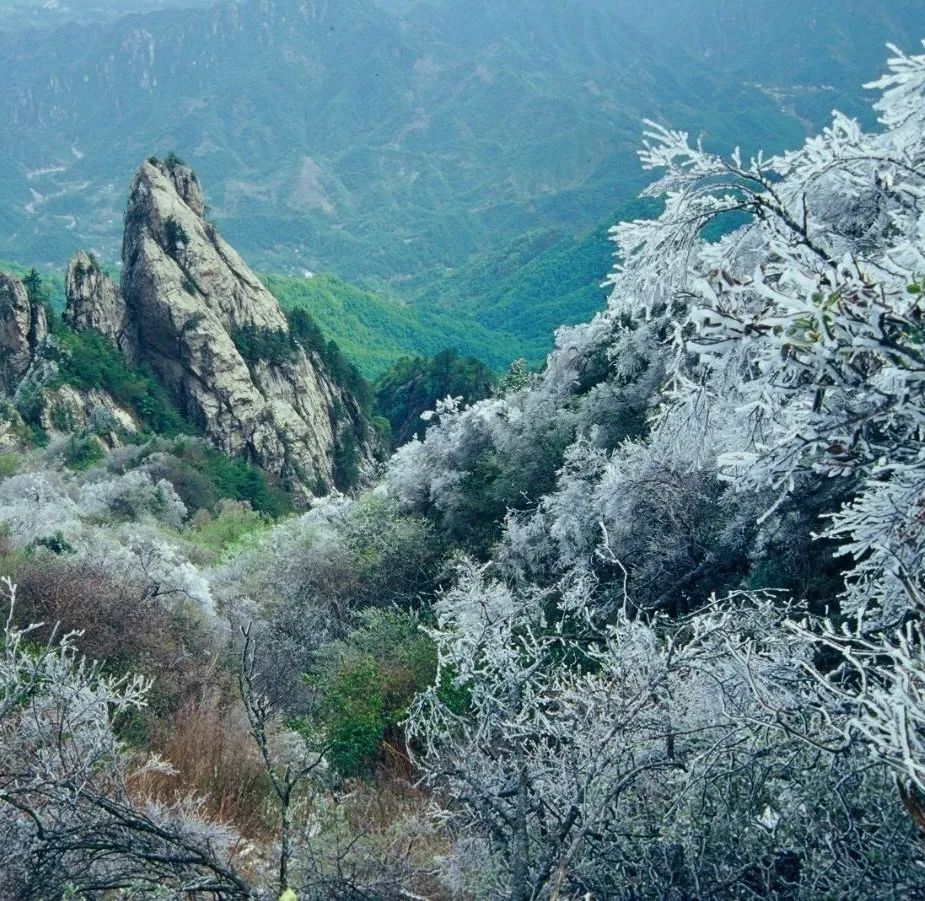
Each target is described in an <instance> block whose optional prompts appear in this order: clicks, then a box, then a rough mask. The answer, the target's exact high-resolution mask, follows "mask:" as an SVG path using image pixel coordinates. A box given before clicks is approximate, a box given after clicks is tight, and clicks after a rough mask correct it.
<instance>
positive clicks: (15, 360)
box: [0, 272, 48, 394]
mask: <svg viewBox="0 0 925 901" xmlns="http://www.w3.org/2000/svg"><path fill="white" fill-rule="evenodd" d="M47 335H48V321H47V317H46V315H45V308H44V307H43V306H42V304H40V303H35V304H33V303H32V302H31V301H30V300H29V294H28V292H27V291H26V287H25V285H23V283H22V282H21V281H20V280H19V279H18V278H14V277H13V276H12V275H7V274H6V273H4V272H0V390H3V391H5V392H6V393H8V394H12V393H13V392H14V391H15V390H16V386H17V385H18V384H19V382H20V380H21V379H22V378H23V376H25V374H26V373H27V372H28V371H29V367H30V366H31V365H32V361H33V360H34V359H35V355H36V352H37V351H38V348H39V346H40V345H41V343H42V342H43V341H44V340H45V338H46V337H47Z"/></svg>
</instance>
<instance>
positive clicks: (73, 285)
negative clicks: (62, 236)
mask: <svg viewBox="0 0 925 901" xmlns="http://www.w3.org/2000/svg"><path fill="white" fill-rule="evenodd" d="M65 295H66V298H67V306H66V308H65V311H64V321H65V322H66V323H67V324H68V325H70V326H71V328H73V329H76V330H77V331H86V330H92V331H95V332H99V333H100V334H101V335H103V336H104V337H106V338H109V339H110V340H112V341H113V342H115V343H116V344H117V345H119V346H120V347H121V346H123V345H128V344H129V343H131V342H129V341H128V339H127V338H126V327H127V323H126V317H125V301H124V300H123V299H122V294H121V293H120V292H119V289H118V288H117V287H116V285H114V284H113V282H112V281H111V280H110V279H109V277H108V276H107V275H106V274H105V273H104V272H103V271H102V269H100V266H99V263H98V262H97V261H96V260H95V259H94V258H93V257H92V256H90V255H89V254H86V253H84V252H83V251H81V252H79V253H77V254H76V255H75V256H74V257H73V259H72V260H71V262H70V263H69V264H68V267H67V278H66V281H65Z"/></svg>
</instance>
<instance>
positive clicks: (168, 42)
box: [0, 0, 802, 284]
mask: <svg viewBox="0 0 925 901" xmlns="http://www.w3.org/2000/svg"><path fill="white" fill-rule="evenodd" d="M525 22H526V23H528V27H524V23H525ZM563 35H565V36H567V39H566V40H563V39H562V36H563ZM0 63H2V65H3V69H4V71H5V73H6V77H5V79H4V83H3V85H2V87H0V119H2V121H4V122H6V123H8V127H6V128H4V129H3V130H2V134H0V152H2V153H3V156H4V159H5V160H6V161H7V165H6V166H5V167H4V170H3V173H2V175H0V210H2V216H3V218H4V220H5V224H6V228H5V229H4V236H3V238H2V239H0V256H3V257H6V258H13V259H29V260H36V261H56V260H60V259H62V257H64V256H66V255H68V254H69V253H70V252H72V251H73V250H75V249H76V248H77V247H79V246H85V245H90V246H92V247H93V248H95V249H96V250H98V251H99V252H100V254H101V255H102V256H103V257H104V258H106V259H111V258H114V257H115V256H116V253H115V250H116V247H117V242H118V234H119V230H120V221H119V220H120V211H121V197H122V195H123V191H124V185H125V184H126V183H127V181H128V180H129V177H130V175H131V172H132V171H133V169H134V165H135V161H136V160H137V159H138V158H140V157H142V156H144V155H145V154H146V153H148V152H149V151H150V148H160V149H162V150H163V152H165V153H166V152H167V151H168V150H174V151H176V152H177V153H178V154H179V155H180V156H181V157H184V158H185V159H188V160H189V161H190V162H191V163H193V164H194V165H195V167H196V169H197V171H198V172H200V173H201V174H202V177H203V178H204V179H206V180H207V182H208V183H209V184H210V185H213V186H214V188H213V191H212V195H213V196H212V204H213V209H212V211H211V213H210V215H212V216H213V217H214V218H215V219H216V221H218V222H220V223H221V225H222V228H223V230H224V231H225V233H226V234H228V236H229V238H230V239H231V240H232V241H233V242H234V243H236V244H237V245H238V246H240V247H241V248H242V250H243V251H244V252H245V253H246V254H247V255H248V257H249V258H250V259H252V260H253V261H254V262H255V263H257V264H258V265H260V266H262V267H264V268H279V267H283V268H290V269H294V270H296V271H298V270H301V269H308V270H311V271H319V270H321V271H335V272H337V273H339V274H340V275H342V276H344V277H347V278H350V279H357V278H361V277H371V276H373V277H377V278H379V279H388V280H389V281H396V282H398V284H401V279H402V278H403V277H405V276H408V275H412V274H416V273H418V272H420V271H422V270H426V269H429V268H435V269H439V270H443V269H445V268H446V267H451V268H455V267H457V266H459V265H461V264H463V263H464V262H465V261H466V260H467V259H468V258H469V257H470V256H471V255H472V254H474V253H478V252H484V251H490V250H498V249H499V248H500V247H503V246H504V245H505V244H506V243H507V242H508V241H510V240H513V239H514V238H517V237H519V236H520V235H522V234H524V233H526V232H528V231H531V230H534V229H537V228H559V229H566V230H568V231H570V232H572V233H576V232H579V231H582V230H584V229H589V228H593V227H595V226H596V225H597V224H598V223H599V222H600V221H602V220H603V219H605V218H607V217H608V216H610V215H611V214H612V212H613V210H614V209H615V208H616V207H617V206H618V205H619V204H620V203H621V202H623V201H625V200H628V199H630V198H631V197H632V196H633V195H634V193H635V192H636V190H637V189H638V188H639V187H640V185H641V183H642V181H641V178H640V175H639V171H638V166H637V165H636V162H635V150H636V148H637V147H638V145H639V136H640V128H641V126H640V123H641V120H642V119H643V118H644V117H645V116H651V115H654V116H658V117H659V118H662V119H664V120H665V121H667V122H673V123H676V124H678V125H681V126H686V127H690V128H693V129H702V130H703V131H704V132H705V134H706V135H707V137H708V139H709V140H711V141H713V142H715V143H717V144H721V145H725V144H727V143H730V142H731V141H732V135H733V133H735V131H736V128H737V126H739V127H740V126H741V119H742V114H741V113H740V112H739V111H740V110H747V111H748V115H749V117H750V119H751V122H752V126H751V127H750V129H749V131H750V135H749V137H750V139H751V140H753V141H754V143H755V144H773V145H774V146H781V145H782V144H783V143H785V142H786V141H787V140H788V139H793V138H795V137H798V135H799V134H800V133H801V132H802V126H801V125H800V124H799V123H798V122H797V121H796V120H794V119H793V118H792V117H788V116H787V115H785V114H783V113H781V112H780V111H779V110H778V108H777V106H776V104H775V103H774V102H773V101H772V100H771V99H770V98H769V97H767V96H766V95H764V94H763V93H762V92H761V91H759V90H757V89H755V88H751V87H747V86H741V85H738V84H733V85H730V84H728V83H723V82H722V81H721V80H718V79H717V78H715V77H714V75H713V74H712V72H711V70H710V68H709V67H707V66H705V65H702V64H701V63H699V62H698V61H695V60H693V59H691V58H689V57H687V56H684V55H682V54H678V53H676V52H675V51H674V50H673V49H671V50H669V49H664V48H661V47H659V46H658V45H656V44H653V43H652V42H651V41H648V40H647V39H645V37H644V36H643V35H642V34H641V33H639V32H638V31H636V30H635V29H634V28H633V27H632V25H631V24H629V23H628V22H627V21H626V20H625V19H624V18H623V17H621V16H620V15H618V14H617V13H615V12H614V11H612V10H610V9H609V8H608V7H607V6H606V5H604V4H594V3H579V2H576V0H568V2H566V3H560V2H552V0H515V2H511V3H509V4H494V3H478V4H475V5H472V4H467V5H466V7H465V8H463V7H461V6H459V5H457V4H441V5H434V6H428V5H425V6H418V7H415V8H413V9H412V10H410V11H409V12H408V13H407V14H405V15H404V16H395V15H393V14H390V13H389V12H388V11H386V10H383V9H381V8H379V7H377V6H376V5H374V4H373V3H372V2H369V0H342V2H339V3H337V4H334V3H330V2H325V0H315V2H311V3H306V2H301V0H261V2H257V0H246V2H243V3H241V4H235V3H227V2H226V3H223V4H220V5H218V6H215V7H214V8H211V9H183V10H169V11H162V12H152V13H148V14H144V15H129V16H124V17H122V18H120V19H118V20H117V21H115V22H112V23H104V24H90V25H84V24H79V23H78V24H74V23H72V24H68V25H66V26H64V27H61V28H58V29H56V30H53V31H51V32H42V33H36V32H26V31H20V32H13V33H10V34H6V35H4V36H2V37H0Z"/></svg>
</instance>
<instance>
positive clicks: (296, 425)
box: [122, 160, 373, 500]
mask: <svg viewBox="0 0 925 901" xmlns="http://www.w3.org/2000/svg"><path fill="white" fill-rule="evenodd" d="M204 208H205V207H204V203H203V197H202V191H201V189H200V187H199V182H198V180H197V179H196V177H195V175H194V174H193V173H192V172H191V171H190V170H189V169H188V168H187V167H185V166H182V165H179V164H175V163H174V164H172V165H167V164H165V163H161V162H159V161H156V160H149V161H148V162H146V163H144V164H143V165H142V166H141V168H140V169H139V170H138V172H137V174H136V176H135V178H134V181H133V183H132V186H131V191H130V195H129V201H128V207H127V211H126V227H125V236H124V240H123V246H122V261H123V271H122V296H123V297H124V298H125V319H126V323H127V326H128V327H127V328H126V329H124V330H123V335H124V340H125V343H126V348H125V349H126V351H127V353H129V354H130V355H131V357H132V358H134V359H135V360H137V361H138V362H143V363H147V364H148V365H150V366H151V368H152V369H153V371H154V372H155V373H156V375H157V376H158V378H159V380H160V381H161V382H162V384H163V385H164V386H165V387H166V388H167V389H168V390H169V392H170V393H171V395H172V396H173V398H174V400H175V402H176V403H177V405H178V407H179V408H180V410H181V411H182V412H183V413H184V415H185V416H186V417H187V418H188V419H189V420H190V421H191V422H193V423H194V424H196V425H197V426H199V427H200V428H201V429H202V431H203V432H204V433H205V435H206V436H208V438H209V439H210V440H211V441H212V442H213V443H214V444H215V445H216V446H217V447H218V448H219V449H220V450H222V451H224V452H226V453H228V454H233V455H236V456H240V457H243V458H245V459H247V460H248V461H249V462H252V463H255V464H257V465H259V466H262V467H263V468H265V469H267V470H269V471H270V472H273V473H276V474H278V475H279V476H281V477H282V479H283V480H284V482H285V483H286V484H287V485H288V486H289V487H290V488H292V489H293V490H294V491H295V492H296V493H297V494H298V495H301V496H302V497H303V499H305V500H308V499H310V497H311V496H312V495H313V494H314V493H317V492H319V491H323V490H327V489H330V488H331V487H333V486H335V485H336V483H337V481H338V479H337V474H338V468H339V466H338V464H339V463H341V464H342V458H343V456H344V455H345V454H349V455H350V456H352V457H353V458H354V459H353V460H351V461H350V465H351V468H356V467H359V469H360V470H361V471H362V470H363V469H368V468H369V467H370V466H371V462H372V452H373V448H372V445H371V442H370V440H369V437H368V436H369V433H370V430H369V429H368V428H367V425H366V422H365V419H364V417H363V414H362V411H361V410H360V408H359V406H358V404H357V402H356V400H355V398H354V397H353V396H352V395H351V394H350V393H349V392H348V391H346V390H345V389H344V388H343V387H342V386H340V385H339V384H338V383H337V382H336V380H335V379H334V378H333V377H332V376H331V374H330V373H328V372H327V370H326V367H325V366H324V363H323V361H322V359H321V357H320V356H319V354H318V353H317V352H316V351H314V350H312V349H311V348H310V347H305V346H303V345H302V344H300V343H299V342H298V341H296V340H295V339H294V338H293V336H292V335H291V334H290V332H289V325H288V322H287V320H286V317H285V316H284V315H283V313H282V311H281V310H280V308H279V305H278V304H277V302H276V300H275V298H274V297H273V296H272V295H271V294H270V292H269V291H268V290H267V289H266V288H265V287H264V286H263V285H262V284H261V282H260V281H259V279H257V277H256V276H255V275H254V274H253V273H252V272H251V271H250V269H248V267H247V266H246V265H245V263H244V262H243V260H242V259H241V258H240V257H239V256H238V254H237V253H236V252H235V251H234V250H233V249H232V248H231V247H230V246H229V245H228V244H226V243H225V241H223V240H222V238H221V237H220V236H219V235H218V233H217V232H216V230H215V228H214V227H213V226H212V225H211V224H209V223H208V222H206V221H205V219H204ZM341 468H342V467H341Z"/></svg>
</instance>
